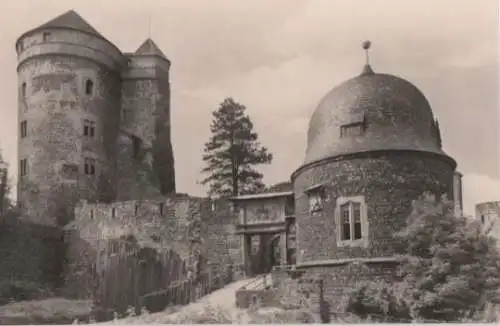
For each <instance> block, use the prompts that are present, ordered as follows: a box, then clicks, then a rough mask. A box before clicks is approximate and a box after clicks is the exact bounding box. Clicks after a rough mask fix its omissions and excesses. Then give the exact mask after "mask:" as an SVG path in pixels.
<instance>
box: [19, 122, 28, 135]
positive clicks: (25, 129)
mask: <svg viewBox="0 0 500 326" xmlns="http://www.w3.org/2000/svg"><path fill="white" fill-rule="evenodd" d="M20 129H21V138H24V137H26V136H27V135H28V122H27V121H26V120H24V121H21V126H20Z"/></svg>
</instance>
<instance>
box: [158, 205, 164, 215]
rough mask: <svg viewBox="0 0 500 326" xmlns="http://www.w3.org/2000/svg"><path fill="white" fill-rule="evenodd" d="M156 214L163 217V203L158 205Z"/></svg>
mask: <svg viewBox="0 0 500 326" xmlns="http://www.w3.org/2000/svg"><path fill="white" fill-rule="evenodd" d="M158 213H159V214H160V216H163V203H161V204H158Z"/></svg>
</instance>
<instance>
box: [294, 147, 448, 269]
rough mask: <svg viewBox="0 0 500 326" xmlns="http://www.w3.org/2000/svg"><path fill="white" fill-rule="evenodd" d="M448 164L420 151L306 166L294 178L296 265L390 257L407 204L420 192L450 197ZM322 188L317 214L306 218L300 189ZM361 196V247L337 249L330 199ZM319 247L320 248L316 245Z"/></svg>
mask: <svg viewBox="0 0 500 326" xmlns="http://www.w3.org/2000/svg"><path fill="white" fill-rule="evenodd" d="M453 169H454V166H452V165H451V164H449V163H448V162H447V161H445V160H441V159H440V158H439V157H435V156H428V155H425V154H424V153H412V152H392V153H391V152H388V153H373V154H371V155H370V156H365V157H362V158H359V157H358V158H354V157H352V158H349V159H343V160H337V161H331V162H329V163H324V164H321V165H316V166H310V167H309V168H305V169H304V170H302V171H299V173H298V175H297V176H296V178H295V182H294V188H295V203H296V211H295V214H296V227H297V263H298V264H301V263H307V262H309V263H313V262H315V261H321V260H328V259H343V258H353V257H387V256H392V254H393V248H394V245H396V243H395V242H394V241H395V240H394V239H393V234H394V232H395V231H397V230H399V229H401V228H402V227H403V226H404V224H405V222H406V219H407V217H408V215H409V214H410V212H411V201H412V200H414V199H416V198H417V197H418V196H420V195H422V193H423V192H425V191H432V192H434V193H436V194H443V193H444V194H447V195H448V196H450V195H451V192H452V179H453ZM317 184H324V189H325V194H326V199H325V202H324V204H323V210H322V211H321V212H319V213H317V214H315V215H314V216H310V213H309V210H308V197H307V195H306V194H305V192H304V191H305V189H306V188H308V187H311V186H314V185H317ZM360 195H364V196H365V201H366V205H367V218H368V223H369V229H368V230H369V231H368V246H367V247H359V246H358V247H355V246H353V247H350V246H344V247H338V246H337V233H336V228H337V226H336V225H335V222H334V216H333V215H334V214H333V212H334V211H335V205H336V198H337V197H339V196H360ZM319 244H321V245H319Z"/></svg>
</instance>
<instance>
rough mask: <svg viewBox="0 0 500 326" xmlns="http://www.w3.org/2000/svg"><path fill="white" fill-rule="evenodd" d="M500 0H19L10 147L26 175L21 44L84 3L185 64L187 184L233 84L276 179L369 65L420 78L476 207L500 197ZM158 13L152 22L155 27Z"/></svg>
mask: <svg viewBox="0 0 500 326" xmlns="http://www.w3.org/2000/svg"><path fill="white" fill-rule="evenodd" d="M497 6H498V4H497V1H495V0H439V1H436V0H415V1H414V0H342V1H340V0H309V1H297V0H252V1H234V0H225V1H223V0H210V1H201V0H191V1H186V0H178V1H169V0H141V1H123V0H116V1H115V0H86V1H70V0H52V1H49V0H16V1H10V2H9V3H8V9H7V8H5V9H6V10H2V11H1V12H0V24H1V25H2V26H0V30H1V31H2V32H1V33H0V46H1V47H2V48H3V49H4V50H3V51H1V52H0V86H1V87H0V97H1V98H2V99H3V102H4V104H3V106H2V108H1V112H2V119H1V120H0V146H1V148H2V149H3V152H4V156H5V157H6V159H7V160H8V162H9V164H10V166H11V171H12V172H11V173H13V174H14V177H15V175H16V174H17V163H16V162H17V146H16V142H17V133H18V132H17V128H18V124H17V104H16V100H17V92H16V85H17V82H16V78H17V77H16V54H15V51H14V42H15V40H16V38H17V37H18V36H20V35H21V34H22V33H23V32H24V31H26V30H28V29H30V28H33V27H35V26H37V25H40V24H42V23H44V22H46V21H48V20H50V19H52V18H54V17H55V16H57V15H59V14H61V13H63V12H65V11H67V10H69V9H74V10H75V11H77V12H78V13H79V14H80V15H81V16H83V18H84V19H86V20H87V21H88V22H89V23H90V24H91V25H93V26H94V27H95V28H96V29H97V30H98V31H100V32H101V33H102V34H103V35H104V36H105V37H107V38H108V39H109V40H110V41H112V42H114V43H115V44H116V45H117V46H118V47H119V48H120V49H122V50H123V51H125V52H130V51H134V50H135V49H136V48H137V47H138V46H139V45H140V44H141V43H142V42H143V41H144V40H145V39H146V38H147V37H148V35H149V30H151V37H152V38H153V39H154V41H155V42H156V43H157V44H158V45H159V46H160V48H161V49H162V50H163V51H164V53H165V54H166V55H167V57H168V58H169V59H170V60H171V62H172V70H171V83H172V126H173V129H172V133H173V134H172V138H173V139H172V140H173V146H174V151H175V157H176V158H175V159H176V162H175V163H176V175H177V185H178V191H179V192H188V193H190V194H193V195H202V194H204V189H203V188H202V187H201V186H200V185H198V184H197V181H198V180H200V178H201V177H200V175H199V170H200V168H201V151H202V148H203V143H204V142H205V141H206V140H207V139H208V137H209V124H210V121H211V112H212V111H213V110H215V109H216V108H217V106H218V104H219V103H220V102H221V101H222V100H223V99H224V98H225V97H227V96H231V97H233V98H234V99H236V100H237V101H239V102H241V103H242V104H244V105H245V106H246V107H247V111H248V114H249V115H250V116H251V118H252V120H253V122H254V124H255V128H256V130H257V131H258V132H259V134H260V137H261V142H262V143H263V144H264V145H265V146H267V147H269V149H270V150H271V152H273V153H274V156H275V159H274V162H273V163H272V164H271V165H270V166H266V167H263V168H262V169H261V171H263V172H264V173H265V181H266V182H267V183H268V184H271V183H275V182H280V181H283V180H288V179H289V177H290V174H291V172H293V171H294V170H295V169H296V168H297V167H298V166H299V165H300V164H301V162H302V160H303V159H304V152H305V142H306V130H307V125H308V120H309V117H310V115H311V113H312V112H313V110H314V108H315V106H316V105H317V103H318V102H319V100H320V99H321V97H322V96H323V95H324V94H325V93H326V92H328V91H329V90H330V89H331V88H333V87H335V86H336V85H337V84H338V83H340V82H342V81H343V80H345V79H347V78H350V77H353V76H354V75H357V74H359V72H360V71H361V69H362V66H363V64H364V53H363V51H362V50H361V42H362V41H363V40H365V39H369V40H371V41H372V50H371V62H372V66H373V69H374V70H375V71H376V72H384V73H390V74H396V75H399V76H401V77H403V78H406V79H408V80H409V81H411V82H412V83H414V84H415V85H416V86H417V87H419V88H420V89H421V90H422V91H423V92H424V94H425V95H426V96H427V98H428V100H429V102H430V103H431V106H432V107H433V110H434V114H435V115H436V116H437V117H438V119H439V123H440V127H441V131H442V137H443V146H444V149H445V151H446V152H447V153H448V154H449V155H451V156H453V157H454V158H455V159H456V160H457V162H458V165H459V167H458V168H459V170H460V171H461V172H462V173H463V174H464V203H465V209H466V211H467V212H468V213H472V212H473V207H474V204H475V203H477V202H480V201H489V200H500V167H499V166H500V158H499V156H500V149H499V147H500V146H499V144H500V143H499V131H498V126H499V125H500V118H499V116H500V115H499V110H498V107H499V106H498V89H499V85H498V73H499V66H498V48H499V43H498V42H499V41H498V40H499V35H498V34H499V33H498V31H499V27H498V18H497V17H498V7H497ZM149 17H151V22H152V23H151V29H150V28H149Z"/></svg>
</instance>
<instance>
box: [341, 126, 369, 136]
mask: <svg viewBox="0 0 500 326" xmlns="http://www.w3.org/2000/svg"><path fill="white" fill-rule="evenodd" d="M363 132H364V126H363V124H362V123H356V124H349V125H344V126H341V127H340V137H350V136H361V135H362V134H363Z"/></svg>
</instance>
